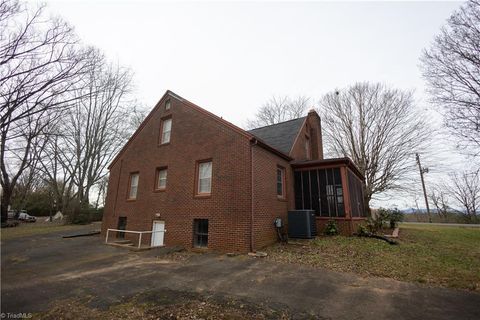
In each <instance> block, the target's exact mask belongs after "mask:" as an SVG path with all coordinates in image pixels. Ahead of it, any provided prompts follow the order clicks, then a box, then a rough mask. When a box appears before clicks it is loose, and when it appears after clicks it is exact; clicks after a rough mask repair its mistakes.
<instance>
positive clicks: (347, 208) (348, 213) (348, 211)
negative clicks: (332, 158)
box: [340, 166, 354, 234]
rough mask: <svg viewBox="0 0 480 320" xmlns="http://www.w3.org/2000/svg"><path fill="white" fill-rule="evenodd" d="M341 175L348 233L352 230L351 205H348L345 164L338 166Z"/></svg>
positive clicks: (348, 193)
mask: <svg viewBox="0 0 480 320" xmlns="http://www.w3.org/2000/svg"><path fill="white" fill-rule="evenodd" d="M340 173H341V175H342V188H343V204H344V206H345V220H347V221H349V226H350V234H352V233H353V232H354V230H353V221H352V207H351V205H350V189H349V188H348V169H347V166H341V167H340Z"/></svg>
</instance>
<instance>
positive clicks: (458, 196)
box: [448, 170, 480, 222]
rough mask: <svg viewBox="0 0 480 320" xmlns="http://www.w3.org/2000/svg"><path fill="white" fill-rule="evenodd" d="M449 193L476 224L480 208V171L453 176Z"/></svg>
mask: <svg viewBox="0 0 480 320" xmlns="http://www.w3.org/2000/svg"><path fill="white" fill-rule="evenodd" d="M448 191H449V192H450V194H451V195H452V197H453V198H454V199H455V200H456V201H457V202H458V203H459V204H460V205H461V206H462V208H463V210H464V212H465V214H466V216H467V217H468V218H469V220H470V221H471V222H474V221H475V219H476V217H477V214H478V211H479V207H480V170H476V171H473V172H467V171H465V172H462V173H460V174H458V173H454V174H452V175H451V183H450V184H449V185H448Z"/></svg>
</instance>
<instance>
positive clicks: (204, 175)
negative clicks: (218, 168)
mask: <svg viewBox="0 0 480 320" xmlns="http://www.w3.org/2000/svg"><path fill="white" fill-rule="evenodd" d="M205 166H208V167H207V169H206V170H205V169H203V168H204V167H205ZM208 169H209V170H208ZM212 171H213V164H212V161H211V160H208V161H202V162H199V163H198V176H197V194H199V195H208V194H211V193H212ZM202 181H204V182H205V183H207V184H205V183H204V184H203V185H204V186H206V187H208V189H205V190H202Z"/></svg>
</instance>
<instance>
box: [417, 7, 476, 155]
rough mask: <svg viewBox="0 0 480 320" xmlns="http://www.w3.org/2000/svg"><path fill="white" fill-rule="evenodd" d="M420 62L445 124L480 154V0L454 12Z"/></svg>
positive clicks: (462, 143)
mask: <svg viewBox="0 0 480 320" xmlns="http://www.w3.org/2000/svg"><path fill="white" fill-rule="evenodd" d="M421 61H422V67H423V76H424V78H425V80H426V81H427V83H428V86H429V91H430V93H431V96H432V101H433V102H434V103H435V104H437V105H439V106H441V107H443V111H444V116H445V124H446V126H447V127H448V128H450V129H451V130H452V132H453V133H454V134H456V135H457V136H458V137H460V138H461V143H460V146H462V147H467V148H468V147H472V148H468V149H469V152H472V153H473V154H474V155H477V156H478V155H480V1H478V0H470V1H468V2H467V3H466V4H465V5H463V6H462V7H461V8H460V9H459V10H458V11H456V12H455V13H453V15H452V16H451V17H450V18H449V19H448V23H447V25H446V26H445V27H443V28H442V29H441V32H440V34H439V35H438V36H437V37H436V38H435V40H434V42H433V44H432V46H431V47H430V49H428V50H425V51H424V53H423V56H422V59H421Z"/></svg>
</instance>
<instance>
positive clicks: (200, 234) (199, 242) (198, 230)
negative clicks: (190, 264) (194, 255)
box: [193, 219, 208, 248]
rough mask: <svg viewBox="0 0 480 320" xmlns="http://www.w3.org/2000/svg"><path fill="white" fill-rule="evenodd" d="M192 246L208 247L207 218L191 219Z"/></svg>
mask: <svg viewBox="0 0 480 320" xmlns="http://www.w3.org/2000/svg"><path fill="white" fill-rule="evenodd" d="M193 246H194V247H195V248H207V247H208V219H194V220H193Z"/></svg>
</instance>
